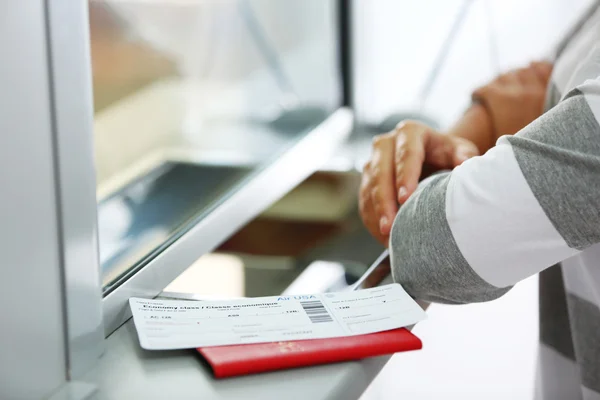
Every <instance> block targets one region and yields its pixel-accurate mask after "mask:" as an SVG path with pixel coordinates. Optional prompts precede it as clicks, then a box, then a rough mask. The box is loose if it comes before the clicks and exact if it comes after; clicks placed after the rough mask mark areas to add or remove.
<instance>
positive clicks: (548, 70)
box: [529, 61, 553, 86]
mask: <svg viewBox="0 0 600 400" xmlns="http://www.w3.org/2000/svg"><path fill="white" fill-rule="evenodd" d="M529 66H530V67H531V68H532V69H533V70H534V71H535V72H536V73H537V75H538V77H539V79H540V80H541V81H542V82H543V84H544V86H546V85H548V81H549V80H550V76H551V75H552V69H553V65H552V63H549V62H547V61H539V62H532V63H531V64H530V65H529Z"/></svg>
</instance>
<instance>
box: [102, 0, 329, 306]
mask: <svg viewBox="0 0 600 400" xmlns="http://www.w3.org/2000/svg"><path fill="white" fill-rule="evenodd" d="M336 18H337V10H336V2H335V1H331V0H328V1H324V0H303V1H295V0H286V1H281V0H230V1H203V0H152V1H134V0H131V1H123V0H114V1H111V0H104V1H92V2H91V3H90V26H91V53H92V70H93V85H94V109H95V116H94V135H95V157H96V169H97V184H98V187H97V197H98V224H99V248H100V261H101V268H102V281H103V287H104V292H105V295H108V294H109V293H111V292H112V291H114V290H115V289H116V288H118V287H119V286H120V285H121V284H122V283H123V282H125V281H126V280H127V279H129V278H130V277H131V276H133V275H134V274H135V273H136V272H138V271H139V270H141V269H142V268H143V267H144V266H146V265H147V264H148V263H150V262H152V261H153V260H155V259H156V258H157V257H158V256H159V255H161V254H162V253H163V252H164V251H165V250H166V249H168V248H169V247H170V246H171V245H172V244H173V243H175V242H176V241H177V240H178V239H180V238H181V237H183V236H184V235H185V234H186V233H188V232H189V231H190V230H192V229H193V228H194V227H196V226H197V225H198V223H199V222H200V221H202V220H203V219H204V218H205V217H206V216H207V215H209V214H211V213H212V212H213V211H215V209H216V208H218V207H219V206H220V205H221V204H223V202H224V201H225V200H226V199H228V198H230V197H231V196H232V195H233V194H234V193H238V192H239V191H240V190H241V189H242V188H244V187H245V185H246V184H247V183H248V182H250V181H252V180H253V179H254V178H255V177H256V176H257V174H260V173H261V172H262V171H263V170H265V168H267V167H269V166H271V165H273V163H274V162H275V161H277V160H279V159H280V157H281V156H282V155H283V154H285V153H286V152H287V151H288V150H289V149H291V148H293V147H294V146H295V145H296V144H298V143H299V142H300V141H301V140H302V139H303V138H305V137H306V136H307V135H308V134H309V133H310V132H312V131H313V130H314V129H315V128H316V127H318V126H319V125H320V124H322V123H323V122H324V121H325V120H327V118H328V117H329V116H330V115H331V114H332V113H333V112H334V111H335V110H336V109H337V108H338V107H339V103H340V85H339V70H338V64H337V57H338V53H337V36H336V35H337V19H336ZM264 190H265V191H266V192H268V191H269V188H268V187H267V188H265V189H264ZM239 207H244V205H243V204H240V205H239ZM224 221H225V220H224ZM200 254H202V252H201V250H200V248H198V254H197V256H199V255H200ZM174 276H175V275H174ZM174 276H172V277H171V278H173V277H174Z"/></svg>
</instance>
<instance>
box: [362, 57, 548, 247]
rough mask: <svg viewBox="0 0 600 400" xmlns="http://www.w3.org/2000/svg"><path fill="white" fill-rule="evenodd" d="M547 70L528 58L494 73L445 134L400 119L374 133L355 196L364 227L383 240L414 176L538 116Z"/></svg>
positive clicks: (457, 159)
mask: <svg viewBox="0 0 600 400" xmlns="http://www.w3.org/2000/svg"><path fill="white" fill-rule="evenodd" d="M551 70H552V66H551V65H550V64H548V63H532V64H531V65H530V66H529V67H527V68H521V69H516V70H512V71H509V72H507V73H505V74H502V75H500V76H498V77H497V78H496V79H494V80H493V81H491V82H490V83H488V84H487V85H485V86H482V87H481V88H479V89H477V90H476V91H475V92H474V94H473V100H474V101H473V104H472V106H471V107H470V108H469V109H468V110H467V111H466V112H465V114H464V115H463V116H462V117H461V118H460V119H459V120H458V122H457V123H456V124H455V125H454V126H453V127H451V128H450V129H449V131H447V132H446V134H442V133H440V132H436V131H435V130H434V129H432V128H431V127H428V126H426V125H424V124H422V123H418V122H414V121H404V122H402V123H400V124H398V126H397V127H396V129H395V130H394V131H392V132H389V133H387V134H384V135H378V136H376V137H375V139H374V141H373V152H372V156H371V159H370V160H369V162H368V163H367V164H366V165H365V167H364V169H363V179H362V183H361V189H360V197H359V208H360V215H361V218H362V219H363V222H364V224H365V226H366V227H367V229H368V230H369V232H371V234H372V235H373V236H374V237H375V238H377V239H378V240H379V241H380V242H381V243H382V244H384V245H385V246H387V243H388V239H389V234H390V230H391V228H392V221H393V220H394V217H395V216H396V213H397V212H398V205H399V204H404V202H405V201H406V200H407V199H408V198H409V197H410V196H411V195H412V194H413V192H414V191H415V189H416V188H417V184H418V182H419V180H420V179H423V178H425V177H427V176H429V175H430V174H432V173H433V172H436V171H439V170H444V169H452V168H454V167H456V166H458V165H460V164H461V163H462V162H464V161H465V160H467V159H469V158H471V157H474V156H476V155H478V154H483V153H485V152H486V151H487V150H488V149H489V148H491V147H492V146H493V145H494V143H495V142H496V140H497V138H498V134H499V133H503V134H514V133H516V132H517V131H518V130H519V129H521V128H522V127H524V126H526V125H527V124H528V123H529V122H531V121H533V120H534V119H535V118H537V117H539V116H540V115H541V113H542V107H543V103H544V97H545V95H544V92H545V88H546V86H547V84H548V79H549V77H550V72H551Z"/></svg>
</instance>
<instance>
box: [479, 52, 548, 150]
mask: <svg viewBox="0 0 600 400" xmlns="http://www.w3.org/2000/svg"><path fill="white" fill-rule="evenodd" d="M551 74H552V64H551V63H548V62H533V63H531V64H530V65H529V66H528V67H526V68H519V69H515V70H512V71H509V72H507V73H505V74H502V75H500V76H498V77H497V78H496V79H494V80H493V81H492V82H490V83H488V84H487V85H485V86H482V87H480V88H478V89H477V90H475V92H473V100H474V101H475V102H478V103H481V104H482V105H483V106H485V107H486V109H487V111H488V113H489V114H490V117H491V119H492V126H493V130H494V139H498V138H499V137H500V136H502V135H513V134H515V133H517V132H518V131H520V130H521V129H522V128H524V127H525V126H527V125H528V124H529V123H531V122H532V121H533V120H535V119H536V118H538V117H539V116H540V115H542V113H543V111H544V101H545V98H546V89H547V86H548V82H549V80H550V75H551Z"/></svg>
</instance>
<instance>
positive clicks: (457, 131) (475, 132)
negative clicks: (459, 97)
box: [448, 102, 495, 154]
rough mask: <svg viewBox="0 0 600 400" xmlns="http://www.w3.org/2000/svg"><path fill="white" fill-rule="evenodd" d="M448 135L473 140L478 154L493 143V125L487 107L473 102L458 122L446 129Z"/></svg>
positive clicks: (486, 149)
mask: <svg viewBox="0 0 600 400" xmlns="http://www.w3.org/2000/svg"><path fill="white" fill-rule="evenodd" d="M448 135H450V136H455V137H460V138H463V139H467V140H469V141H471V142H473V143H474V144H475V145H476V146H477V148H478V149H479V152H480V154H483V153H485V152H486V151H488V150H489V149H490V148H492V147H493V146H494V144H495V138H494V125H493V121H492V118H491V116H490V114H489V112H488V111H487V108H486V107H485V106H484V105H482V104H481V103H479V102H473V103H472V104H471V106H470V107H469V108H468V109H467V111H466V112H465V113H464V114H463V116H462V117H461V118H460V119H459V120H458V122H457V123H456V124H455V125H454V126H453V127H452V128H451V129H450V130H449V131H448Z"/></svg>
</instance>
